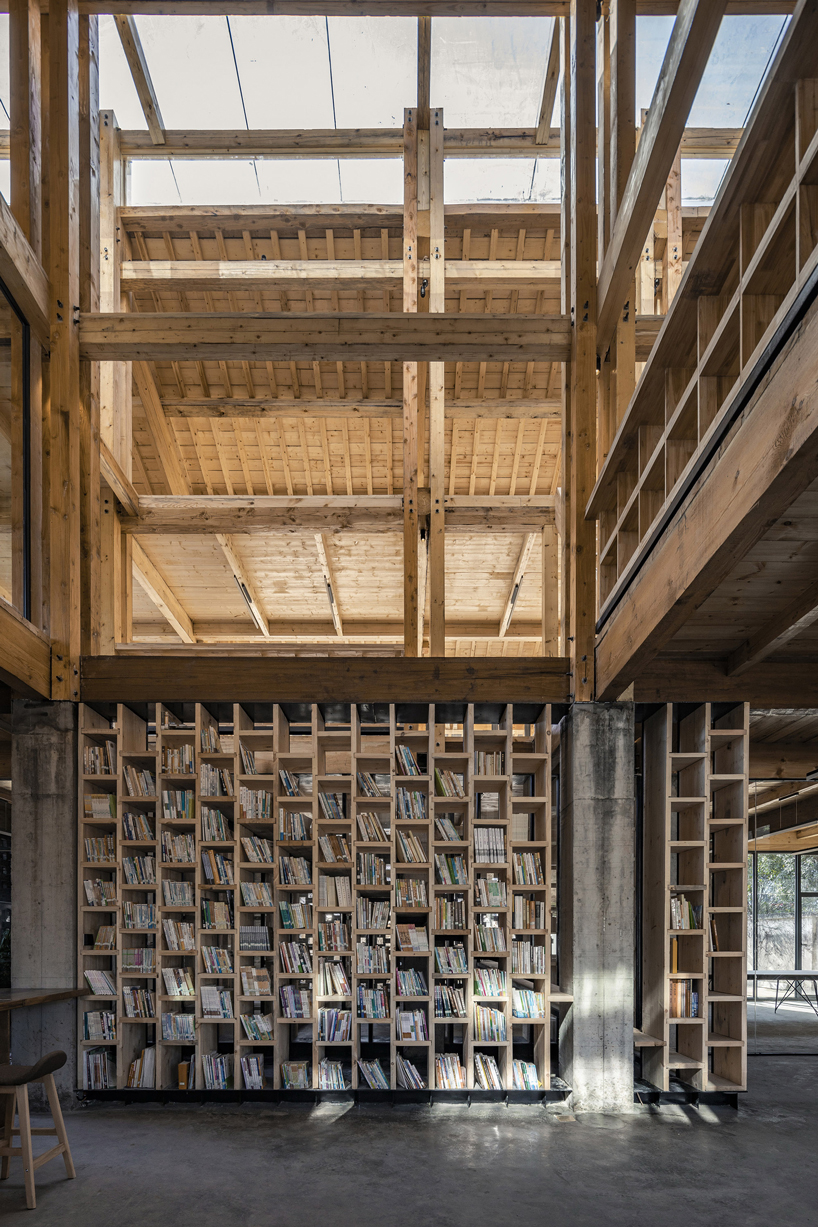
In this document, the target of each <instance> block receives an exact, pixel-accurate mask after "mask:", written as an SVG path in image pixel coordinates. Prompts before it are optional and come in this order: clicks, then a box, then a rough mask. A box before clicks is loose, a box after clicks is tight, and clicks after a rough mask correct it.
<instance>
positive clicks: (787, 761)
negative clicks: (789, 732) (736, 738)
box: [750, 740, 818, 780]
mask: <svg viewBox="0 0 818 1227" xmlns="http://www.w3.org/2000/svg"><path fill="white" fill-rule="evenodd" d="M808 771H810V772H811V771H818V743H816V742H809V741H805V742H782V741H770V742H767V741H752V740H751V741H750V775H751V776H753V777H754V778H755V779H758V780H797V779H803V778H804V777H805V776H806V774H807V772H808Z"/></svg>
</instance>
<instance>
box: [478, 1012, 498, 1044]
mask: <svg viewBox="0 0 818 1227" xmlns="http://www.w3.org/2000/svg"><path fill="white" fill-rule="evenodd" d="M505 1038H506V1016H505V1014H504V1013H503V1011H502V1010H495V1009H494V1008H493V1007H492V1006H486V1005H476V1006H475V1007H474V1039H475V1040H484V1041H486V1040H488V1041H491V1042H495V1043H504V1042H505Z"/></svg>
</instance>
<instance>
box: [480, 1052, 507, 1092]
mask: <svg viewBox="0 0 818 1227" xmlns="http://www.w3.org/2000/svg"><path fill="white" fill-rule="evenodd" d="M474 1078H475V1082H476V1083H477V1085H478V1087H480V1089H481V1090H484V1091H502V1089H503V1083H502V1079H501V1078H500V1071H499V1069H498V1068H497V1062H496V1061H495V1059H494V1057H492V1056H489V1055H487V1054H486V1053H484V1052H476V1053H475V1054H474Z"/></svg>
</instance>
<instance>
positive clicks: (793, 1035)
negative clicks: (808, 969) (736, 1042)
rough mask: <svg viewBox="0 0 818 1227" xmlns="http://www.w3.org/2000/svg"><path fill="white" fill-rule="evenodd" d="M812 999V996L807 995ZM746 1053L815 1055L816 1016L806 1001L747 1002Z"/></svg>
mask: <svg viewBox="0 0 818 1227" xmlns="http://www.w3.org/2000/svg"><path fill="white" fill-rule="evenodd" d="M810 995H811V994H810ZM747 1041H748V1045H749V1047H748V1052H751V1053H754V1052H758V1053H773V1052H788V1053H799V1054H803V1055H806V1054H807V1053H811V1054H812V1055H813V1056H815V1055H816V1054H818V1014H816V1013H815V1011H814V1010H813V1009H812V1007H811V1006H809V1005H807V1003H806V1002H805V1001H792V1000H789V1001H787V1002H786V1003H785V1004H784V1005H781V1006H779V1007H778V1009H777V1010H776V1008H775V999H774V998H761V999H760V1000H758V1001H752V1000H751V1001H748V1002H747Z"/></svg>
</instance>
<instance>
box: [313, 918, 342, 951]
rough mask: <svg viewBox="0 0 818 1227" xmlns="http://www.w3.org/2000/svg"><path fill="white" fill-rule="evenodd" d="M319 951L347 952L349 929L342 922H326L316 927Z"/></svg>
mask: <svg viewBox="0 0 818 1227" xmlns="http://www.w3.org/2000/svg"><path fill="white" fill-rule="evenodd" d="M318 949H319V950H349V927H348V926H347V925H345V924H344V922H343V921H342V920H327V921H324V922H323V923H322V924H319V926H318Z"/></svg>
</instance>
